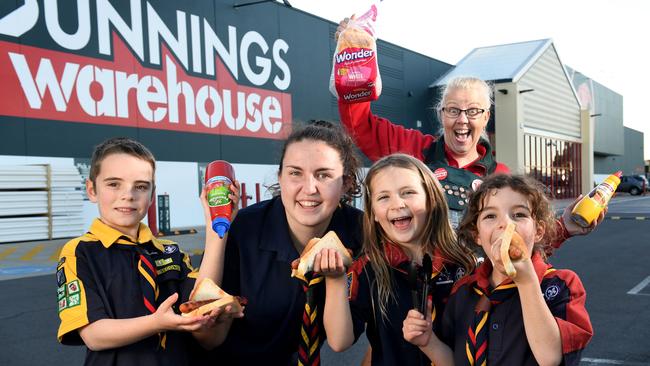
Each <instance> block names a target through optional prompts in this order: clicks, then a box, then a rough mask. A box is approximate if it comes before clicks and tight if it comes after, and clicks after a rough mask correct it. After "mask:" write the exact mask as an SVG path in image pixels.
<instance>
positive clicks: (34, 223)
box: [0, 164, 84, 243]
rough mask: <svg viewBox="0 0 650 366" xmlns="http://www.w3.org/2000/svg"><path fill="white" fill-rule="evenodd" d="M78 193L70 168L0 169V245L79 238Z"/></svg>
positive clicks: (76, 177) (77, 178)
mask: <svg viewBox="0 0 650 366" xmlns="http://www.w3.org/2000/svg"><path fill="white" fill-rule="evenodd" d="M82 189H83V186H82V179H81V176H80V174H79V171H78V170H77V168H76V167H74V166H72V165H70V166H60V165H53V166H50V165H47V164H46V165H11V166H9V165H4V166H0V243H8V242H15V241H27V240H42V239H55V238H66V237H73V236H77V235H80V234H81V233H83V230H84V227H83V216H82V211H83V194H82Z"/></svg>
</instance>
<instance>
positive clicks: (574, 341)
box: [551, 270, 594, 354]
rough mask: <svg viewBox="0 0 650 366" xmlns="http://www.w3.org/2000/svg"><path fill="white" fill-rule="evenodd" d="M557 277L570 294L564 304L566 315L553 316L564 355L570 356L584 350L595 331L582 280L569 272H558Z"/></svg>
mask: <svg viewBox="0 0 650 366" xmlns="http://www.w3.org/2000/svg"><path fill="white" fill-rule="evenodd" d="M557 275H558V276H559V277H560V278H561V279H562V280H563V281H564V283H565V284H566V286H567V287H568V289H569V293H570V295H569V299H568V302H567V303H566V304H564V311H563V312H564V314H563V315H562V316H560V315H558V314H553V315H554V316H555V321H556V322H557V325H558V327H559V328H560V337H561V338H562V353H564V354H568V353H571V352H574V351H578V350H581V349H584V348H585V346H587V344H588V343H589V341H590V340H591V338H592V337H593V335H594V330H593V328H592V326H591V320H590V319H589V314H588V313H587V309H586V308H585V300H586V298H587V293H586V291H585V288H584V286H583V285H582V282H581V281H580V278H579V277H578V276H577V275H576V274H575V273H574V272H573V271H569V270H561V271H557ZM551 312H552V311H551Z"/></svg>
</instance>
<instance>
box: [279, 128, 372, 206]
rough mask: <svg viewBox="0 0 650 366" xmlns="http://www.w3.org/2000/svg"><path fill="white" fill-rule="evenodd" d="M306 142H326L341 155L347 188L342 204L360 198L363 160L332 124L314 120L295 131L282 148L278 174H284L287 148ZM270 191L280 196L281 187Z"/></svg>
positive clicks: (349, 141) (343, 133)
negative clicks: (296, 143) (360, 170)
mask: <svg viewBox="0 0 650 366" xmlns="http://www.w3.org/2000/svg"><path fill="white" fill-rule="evenodd" d="M305 140H310V141H316V142H324V143H325V144H327V146H329V147H331V148H332V149H334V150H336V151H337V152H338V153H339V156H340V157H341V164H342V165H343V182H344V186H345V193H344V195H343V197H342V198H341V202H349V201H351V200H352V199H353V198H354V197H360V196H361V184H360V179H359V168H360V167H361V160H360V159H359V156H358V155H357V153H356V150H355V147H354V146H355V145H354V141H352V138H351V137H350V136H349V135H348V134H347V133H346V132H345V131H343V129H341V127H340V126H337V125H334V124H333V123H331V122H327V121H320V120H319V121H316V120H312V121H310V122H309V124H307V125H305V126H303V127H299V128H297V129H295V130H293V131H292V132H291V134H290V135H289V137H287V140H286V141H285V143H284V146H282V153H281V155H280V165H279V168H278V174H281V173H282V167H283V165H284V154H285V153H286V151H287V147H289V145H291V144H293V143H295V142H301V141H305ZM269 190H270V191H271V192H272V193H273V195H278V194H280V185H279V184H278V183H276V184H274V185H272V186H271V187H269Z"/></svg>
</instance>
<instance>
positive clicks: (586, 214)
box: [571, 171, 623, 227]
mask: <svg viewBox="0 0 650 366" xmlns="http://www.w3.org/2000/svg"><path fill="white" fill-rule="evenodd" d="M622 174H623V172H621V171H618V172H616V173H614V174H612V175H610V176H608V177H607V178H605V180H604V181H603V182H602V183H600V184H599V185H597V186H596V187H594V189H592V190H591V191H590V192H589V194H587V195H586V196H584V197H583V198H582V199H581V200H580V202H578V204H577V205H576V206H575V207H574V208H573V211H571V219H573V221H574V222H575V223H576V224H578V225H580V226H582V227H589V226H590V225H591V224H592V223H593V222H594V220H596V218H598V215H600V213H601V212H602V211H603V210H604V209H605V207H607V204H608V203H609V200H610V199H611V198H612V196H613V195H614V193H615V192H616V187H618V184H619V183H621V175H622Z"/></svg>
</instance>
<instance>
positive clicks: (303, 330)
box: [296, 272, 324, 366]
mask: <svg viewBox="0 0 650 366" xmlns="http://www.w3.org/2000/svg"><path fill="white" fill-rule="evenodd" d="M296 277H297V278H298V279H300V280H301V281H302V282H303V283H302V289H303V291H304V292H305V309H304V310H303V313H302V324H301V326H300V341H299V344H298V366H318V365H320V348H321V346H322V345H323V342H322V341H323V340H322V336H321V330H320V327H319V325H318V316H319V314H318V313H319V311H320V309H319V308H318V301H317V299H316V295H315V286H316V285H317V284H319V283H321V282H323V279H324V277H323V276H321V275H319V274H315V273H314V272H308V273H306V274H305V276H304V277H303V276H301V275H297V276H296Z"/></svg>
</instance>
